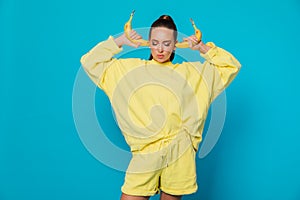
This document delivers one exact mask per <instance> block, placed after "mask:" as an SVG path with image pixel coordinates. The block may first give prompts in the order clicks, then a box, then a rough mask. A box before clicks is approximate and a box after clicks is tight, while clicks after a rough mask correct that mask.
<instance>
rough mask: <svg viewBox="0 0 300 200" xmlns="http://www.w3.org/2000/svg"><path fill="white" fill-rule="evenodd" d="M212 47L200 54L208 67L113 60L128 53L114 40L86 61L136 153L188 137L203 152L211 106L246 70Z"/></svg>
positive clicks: (228, 55) (95, 49)
mask: <svg viewBox="0 0 300 200" xmlns="http://www.w3.org/2000/svg"><path fill="white" fill-rule="evenodd" d="M207 45H209V46H210V47H212V48H211V49H210V50H209V51H208V52H207V53H206V54H200V55H201V56H202V57H203V58H205V62H204V63H203V64H202V63H200V62H183V63H181V64H177V63H176V64H173V63H171V62H166V63H159V62H156V61H155V60H142V59H138V58H129V59H116V58H113V56H114V55H116V54H118V53H119V52H121V51H122V48H119V47H118V46H117V45H116V43H115V42H114V38H113V37H112V36H110V37H109V38H108V40H106V41H103V42H100V43H99V44H97V45H96V46H95V47H94V48H93V49H92V50H90V51H89V52H88V53H87V54H85V55H84V56H82V58H81V63H82V66H83V68H84V69H85V71H86V73H87V74H88V76H89V77H90V78H91V80H92V81H93V82H94V83H95V84H96V85H97V86H98V87H99V88H101V89H102V90H103V91H104V92H105V93H106V95H107V96H108V97H109V100H110V102H111V105H112V107H113V110H114V112H115V115H116V118H117V121H118V125H119V127H120V129H121V131H122V133H123V135H124V137H125V139H126V142H127V143H128V145H129V146H130V148H131V151H139V150H142V149H143V148H144V147H146V146H147V145H148V144H151V143H155V142H158V141H161V140H163V139H165V138H171V137H172V136H174V135H176V134H178V133H180V132H182V131H185V132H187V133H188V134H190V136H191V140H192V143H193V146H194V148H195V149H196V150H197V149H198V146H199V143H200V142H201V140H202V131H203V127H204V123H205V119H206V116H207V112H208V109H209V106H210V104H211V103H212V101H213V100H214V99H215V98H216V97H217V96H218V94H220V93H221V92H222V90H223V89H224V88H225V87H227V86H228V85H229V83H230V82H231V81H232V80H233V79H234V77H235V76H236V74H237V73H238V71H239V69H240V66H241V65H240V63H239V62H238V61H237V60H236V59H235V58H234V57H233V56H232V55H231V54H230V53H228V52H227V51H225V50H224V49H221V48H219V47H216V46H215V45H214V44H213V43H211V42H210V43H207ZM100 103H101V102H100Z"/></svg>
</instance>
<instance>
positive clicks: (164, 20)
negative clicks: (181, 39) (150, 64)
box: [149, 15, 177, 61]
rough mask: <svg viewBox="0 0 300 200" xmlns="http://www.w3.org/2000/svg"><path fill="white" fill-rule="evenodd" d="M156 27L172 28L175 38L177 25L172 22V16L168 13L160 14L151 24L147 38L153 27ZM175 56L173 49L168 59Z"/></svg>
mask: <svg viewBox="0 0 300 200" xmlns="http://www.w3.org/2000/svg"><path fill="white" fill-rule="evenodd" d="M156 27H165V28H168V29H171V30H174V38H175V40H176V39H177V27H176V24H175V23H174V21H173V19H172V17H170V16H169V15H162V16H160V17H159V18H158V19H157V20H156V21H154V22H153V23H152V25H151V28H150V31H149V38H150V35H151V31H152V29H153V28H156ZM174 57H175V52H174V51H173V52H172V54H171V56H170V60H171V61H172V60H173V59H174ZM152 59H153V57H152V54H151V55H150V58H149V60H152Z"/></svg>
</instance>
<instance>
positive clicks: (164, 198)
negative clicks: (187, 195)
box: [160, 192, 182, 200]
mask: <svg viewBox="0 0 300 200" xmlns="http://www.w3.org/2000/svg"><path fill="white" fill-rule="evenodd" d="M181 197H182V196H181V195H180V196H177V195H171V194H167V193H164V192H161V194H160V200H181Z"/></svg>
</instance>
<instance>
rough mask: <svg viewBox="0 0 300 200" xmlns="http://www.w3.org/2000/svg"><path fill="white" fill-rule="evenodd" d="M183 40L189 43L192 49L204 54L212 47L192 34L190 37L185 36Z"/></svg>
mask: <svg viewBox="0 0 300 200" xmlns="http://www.w3.org/2000/svg"><path fill="white" fill-rule="evenodd" d="M183 40H184V41H187V42H188V43H189V46H190V49H192V50H198V51H200V53H202V54H205V53H206V52H208V50H209V49H210V47H209V46H207V45H206V44H204V43H203V42H202V40H200V41H198V39H197V37H196V36H195V35H191V36H190V37H187V38H184V39H183Z"/></svg>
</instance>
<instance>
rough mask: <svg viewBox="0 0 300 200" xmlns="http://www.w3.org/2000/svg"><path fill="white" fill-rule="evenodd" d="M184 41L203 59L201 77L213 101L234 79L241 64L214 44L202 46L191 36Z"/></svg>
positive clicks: (201, 43) (209, 43)
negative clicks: (209, 89)
mask: <svg viewBox="0 0 300 200" xmlns="http://www.w3.org/2000/svg"><path fill="white" fill-rule="evenodd" d="M185 40H186V41H187V42H188V43H189V46H190V48H191V49H192V50H197V51H199V52H200V55H201V56H202V57H203V58H205V60H206V61H205V62H204V63H203V69H204V70H203V76H204V77H205V79H206V82H207V84H208V85H209V87H210V88H211V94H212V95H211V101H213V100H214V99H215V98H216V97H217V96H218V95H219V94H220V93H221V92H222V91H223V90H224V89H225V88H226V87H227V86H228V85H229V84H230V83H231V81H232V80H233V79H234V78H235V76H236V75H237V73H238V72H239V69H240V67H241V64H240V63H239V61H238V60H237V59H236V58H235V57H234V56H233V55H231V54H230V53H229V52H227V51H226V50H224V49H222V48H220V47H216V46H215V44H214V43H212V42H208V43H206V44H204V43H203V42H202V41H200V42H198V41H197V38H196V36H194V35H192V36H190V37H188V38H185Z"/></svg>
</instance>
